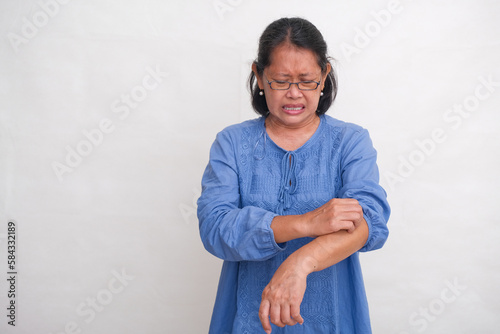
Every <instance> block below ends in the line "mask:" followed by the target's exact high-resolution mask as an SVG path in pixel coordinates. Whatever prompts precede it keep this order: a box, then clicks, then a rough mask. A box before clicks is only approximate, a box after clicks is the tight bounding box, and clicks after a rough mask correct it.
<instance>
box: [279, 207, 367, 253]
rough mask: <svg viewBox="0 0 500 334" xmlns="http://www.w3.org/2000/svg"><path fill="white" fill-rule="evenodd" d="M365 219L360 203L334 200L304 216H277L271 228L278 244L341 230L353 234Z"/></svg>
mask: <svg viewBox="0 0 500 334" xmlns="http://www.w3.org/2000/svg"><path fill="white" fill-rule="evenodd" d="M362 217H363V210H362V208H361V206H360V205H359V203H358V201H357V200H355V199H351V198H334V199H332V200H330V201H328V202H327V203H325V204H324V205H322V206H320V207H319V208H317V209H315V210H313V211H310V212H307V213H305V214H303V215H290V216H276V217H274V219H273V221H272V223H271V228H272V229H273V232H274V238H275V240H276V242H277V243H282V242H287V241H290V240H293V239H298V238H303V237H312V238H315V237H319V236H321V235H326V234H330V233H334V232H338V231H341V230H346V231H347V232H349V233H351V232H353V231H354V229H355V228H356V222H357V221H359V219H360V218H362Z"/></svg>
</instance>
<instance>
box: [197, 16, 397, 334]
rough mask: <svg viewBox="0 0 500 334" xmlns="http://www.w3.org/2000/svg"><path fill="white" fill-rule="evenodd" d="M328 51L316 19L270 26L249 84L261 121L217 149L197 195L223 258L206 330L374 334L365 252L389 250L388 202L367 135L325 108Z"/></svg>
mask: <svg viewBox="0 0 500 334" xmlns="http://www.w3.org/2000/svg"><path fill="white" fill-rule="evenodd" d="M326 53H327V46H326V43H325V41H324V39H323V36H322V35H321V33H320V32H319V31H318V30H317V28H316V27H315V26H314V25H313V24H311V23H310V22H308V21H306V20H304V19H300V18H282V19H279V20H277V21H275V22H273V23H271V24H270V25H269V26H268V27H267V28H266V30H265V31H264V32H263V34H262V36H261V38H260V42H259V52H258V58H257V59H256V61H255V62H254V63H253V66H252V73H251V75H250V79H249V86H250V90H251V92H252V105H253V107H254V109H255V110H256V111H257V112H258V113H259V114H260V115H261V117H260V118H258V119H255V120H250V121H246V122H243V123H241V124H237V125H233V126H230V127H228V128H226V129H224V130H223V131H221V132H220V133H219V134H218V135H217V138H216V140H215V142H214V143H213V145H212V148H211V150H210V160H209V163H208V166H207V168H206V170H205V172H204V175H203V180H202V186H203V190H202V194H201V197H200V198H199V200H198V217H199V222H200V234H201V238H202V241H203V243H204V245H205V248H206V249H207V250H208V251H209V252H211V253H212V254H214V255H215V256H217V257H219V258H221V259H223V260H224V264H223V268H222V273H221V277H220V282H219V288H218V292H217V298H216V301H215V306H214V311H213V315H212V321H211V325H210V333H214V334H221V333H238V334H239V333H249V334H255V333H263V332H265V333H271V331H273V332H274V333H311V334H318V333H325V334H326V333H328V334H331V333H342V334H348V333H371V328H370V320H369V315H368V305H367V300H366V295H365V291H364V285H363V279H362V274H361V268H360V263H359V259H358V251H369V250H374V249H377V248H380V247H382V245H383V244H384V242H385V240H386V239H387V236H388V230H387V226H386V225H387V219H388V217H389V211H390V209H389V205H388V203H387V201H386V194H385V191H384V190H383V189H382V188H381V187H380V186H379V184H378V168H377V165H376V151H375V150H374V148H373V146H372V143H371V140H370V138H369V135H368V132H367V131H366V130H364V129H363V128H361V127H359V126H357V125H354V124H349V123H345V122H341V121H339V120H336V119H334V118H332V117H330V116H326V115H325V112H326V111H327V110H328V108H329V107H330V105H331V104H332V102H333V100H334V98H335V95H336V91H337V83H336V79H335V75H334V73H333V70H332V67H331V64H330V62H329V61H328V57H327V54H326Z"/></svg>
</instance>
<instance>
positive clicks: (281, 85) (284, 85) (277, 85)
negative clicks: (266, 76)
mask: <svg viewBox="0 0 500 334" xmlns="http://www.w3.org/2000/svg"><path fill="white" fill-rule="evenodd" d="M289 87H290V83H288V82H287V81H273V82H271V88H272V89H288V88H289Z"/></svg>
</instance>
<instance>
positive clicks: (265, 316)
mask: <svg viewBox="0 0 500 334" xmlns="http://www.w3.org/2000/svg"><path fill="white" fill-rule="evenodd" d="M270 306H271V305H270V303H269V301H268V300H262V302H261V303H260V309H259V319H260V323H261V324H262V328H264V331H265V332H266V333H267V334H270V333H271V330H272V329H271V324H270V323H269V311H270Z"/></svg>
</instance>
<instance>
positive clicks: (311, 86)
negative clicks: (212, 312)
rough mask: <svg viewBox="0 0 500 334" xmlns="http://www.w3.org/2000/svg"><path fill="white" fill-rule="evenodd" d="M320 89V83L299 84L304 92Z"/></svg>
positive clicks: (307, 82) (303, 82)
mask: <svg viewBox="0 0 500 334" xmlns="http://www.w3.org/2000/svg"><path fill="white" fill-rule="evenodd" d="M316 87H318V83H317V82H314V81H302V82H299V89H303V90H314V89H316Z"/></svg>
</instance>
